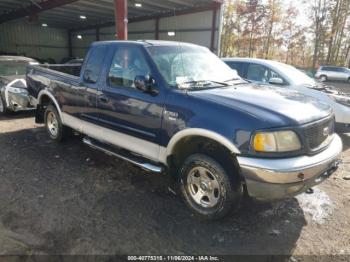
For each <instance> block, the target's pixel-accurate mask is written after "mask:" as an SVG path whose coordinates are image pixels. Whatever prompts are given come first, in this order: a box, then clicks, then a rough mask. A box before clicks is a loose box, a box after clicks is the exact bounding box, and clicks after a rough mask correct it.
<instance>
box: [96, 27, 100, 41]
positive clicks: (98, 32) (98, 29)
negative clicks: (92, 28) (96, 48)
mask: <svg viewBox="0 0 350 262" xmlns="http://www.w3.org/2000/svg"><path fill="white" fill-rule="evenodd" d="M96 41H100V28H99V27H96Z"/></svg>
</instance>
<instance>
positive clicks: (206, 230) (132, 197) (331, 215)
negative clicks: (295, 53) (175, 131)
mask: <svg viewBox="0 0 350 262" xmlns="http://www.w3.org/2000/svg"><path fill="white" fill-rule="evenodd" d="M348 87H349V88H350V85H349V86H348ZM343 88H346V86H345V85H344V87H343ZM341 137H342V139H343V142H344V152H343V154H342V159H343V164H342V165H341V167H340V168H339V170H338V171H337V172H336V173H334V175H333V176H332V177H331V178H330V179H328V180H327V181H325V182H324V183H323V184H321V185H320V186H317V187H315V192H314V194H310V195H308V194H302V195H300V196H298V197H296V198H290V199H286V200H284V201H280V202H274V203H257V202H252V201H246V202H245V203H244V204H245V205H244V206H243V207H242V208H241V210H240V211H239V212H238V213H237V214H233V215H231V216H230V217H228V218H226V219H225V220H222V221H218V222H203V221H199V220H198V219H196V218H195V217H193V216H192V215H191V214H190V213H189V211H188V210H187V209H186V207H185V205H184V204H183V203H182V201H181V199H180V198H179V197H178V196H176V195H174V194H173V193H172V190H169V188H171V187H172V186H173V184H172V181H171V180H170V179H169V178H168V177H167V176H165V175H155V174H150V173H146V172H144V171H142V170H140V169H139V168H136V167H134V166H132V165H129V164H128V163H126V162H123V161H120V160H118V159H115V158H111V157H109V156H107V155H105V154H103V153H100V152H98V151H95V150H93V149H90V148H88V147H86V146H85V145H84V144H83V143H82V142H81V138H79V137H74V138H72V139H71V140H69V141H67V142H65V143H63V144H59V145H57V144H55V143H53V142H51V141H50V140H49V138H48V137H47V135H46V133H45V131H44V129H43V127H42V126H40V125H36V124H34V118H33V115H32V114H30V113H29V114H28V113H24V114H23V113H19V114H15V115H13V116H11V117H7V118H6V117H1V116H0V181H1V183H0V195H1V197H0V255H6V254H16V255H18V254H106V255H108V254H139V255H148V254H149V255H150V254H152V255H154V254H192V255H196V254H197V255H202V254H216V255H222V254H243V255H244V254H248V255H250V254H264V255H293V256H298V255H336V254H343V255H346V254H347V255H350V219H349V215H350V181H349V180H346V179H345V178H346V176H349V171H350V150H349V147H350V134H349V135H348V134H344V135H341ZM348 178H349V177H348ZM322 259H323V260H328V259H327V257H307V259H306V260H314V261H322ZM295 261H296V260H295ZM344 261H346V259H345V258H344Z"/></svg>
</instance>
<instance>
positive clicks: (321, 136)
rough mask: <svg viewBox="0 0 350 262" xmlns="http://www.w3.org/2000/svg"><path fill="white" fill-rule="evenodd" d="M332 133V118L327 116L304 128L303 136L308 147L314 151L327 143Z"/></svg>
mask: <svg viewBox="0 0 350 262" xmlns="http://www.w3.org/2000/svg"><path fill="white" fill-rule="evenodd" d="M333 134H334V119H333V118H328V119H325V120H323V121H320V122H318V123H315V124H312V125H311V126H308V127H306V128H305V137H306V142H307V144H308V147H309V149H311V151H315V150H318V149H321V148H322V147H325V146H327V145H328V143H329V142H330V141H329V142H328V143H327V141H328V140H330V139H329V138H330V136H332V135H333Z"/></svg>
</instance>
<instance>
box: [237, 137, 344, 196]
mask: <svg viewBox="0 0 350 262" xmlns="http://www.w3.org/2000/svg"><path fill="white" fill-rule="evenodd" d="M342 148H343V145H342V141H341V139H340V137H339V136H338V135H336V134H335V135H334V138H333V140H332V142H331V144H330V145H329V146H328V148H327V149H326V150H324V151H322V152H321V153H319V154H317V155H314V156H300V157H293V158H287V159H260V158H250V157H238V163H239V165H240V167H241V170H242V173H243V175H244V178H245V182H246V186H247V190H248V194H249V195H250V196H251V197H254V198H258V199H280V198H285V197H287V196H291V195H296V194H299V193H301V192H304V191H305V190H307V189H308V188H310V187H312V186H314V185H316V184H319V183H321V182H322V181H323V180H325V179H326V178H327V177H329V176H330V175H331V174H332V173H333V172H334V171H335V170H336V169H337V167H338V164H339V159H338V158H339V155H340V153H341V152H342Z"/></svg>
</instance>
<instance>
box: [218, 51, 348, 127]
mask: <svg viewBox="0 0 350 262" xmlns="http://www.w3.org/2000/svg"><path fill="white" fill-rule="evenodd" d="M223 60H224V61H225V62H226V63H227V64H228V65H229V66H230V67H231V68H233V69H235V70H236V71H237V72H238V74H239V75H240V76H241V77H242V78H244V79H247V80H249V81H252V82H254V83H258V84H262V85H276V86H279V87H283V88H286V89H287V88H288V89H290V90H296V91H298V92H300V93H303V94H305V95H308V96H311V97H314V98H316V99H319V100H320V101H322V102H324V103H327V104H328V105H330V106H331V107H332V109H333V111H334V115H335V121H336V130H337V131H338V132H350V94H345V93H341V92H339V91H337V90H335V89H334V88H332V87H328V86H325V85H324V84H322V83H318V82H316V81H315V79H313V78H311V77H309V76H307V75H306V74H305V73H303V72H301V71H300V70H298V69H296V68H295V67H293V66H290V65H287V64H284V63H280V62H276V61H272V60H264V59H254V58H224V59H223Z"/></svg>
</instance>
